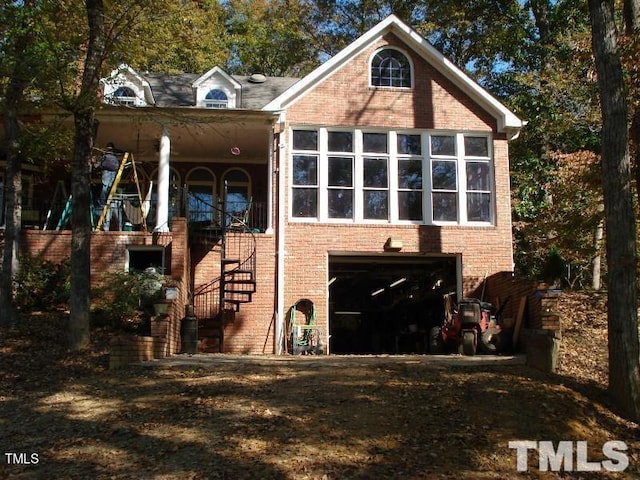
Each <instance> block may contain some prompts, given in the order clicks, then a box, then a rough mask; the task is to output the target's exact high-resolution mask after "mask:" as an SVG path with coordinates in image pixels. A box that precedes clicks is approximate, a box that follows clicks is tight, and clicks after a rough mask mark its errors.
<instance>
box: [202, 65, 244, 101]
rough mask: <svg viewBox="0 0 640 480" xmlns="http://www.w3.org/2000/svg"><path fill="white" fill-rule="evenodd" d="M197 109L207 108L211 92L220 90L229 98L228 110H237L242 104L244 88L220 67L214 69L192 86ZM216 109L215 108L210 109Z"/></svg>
mask: <svg viewBox="0 0 640 480" xmlns="http://www.w3.org/2000/svg"><path fill="white" fill-rule="evenodd" d="M191 87H192V88H193V91H194V94H195V103H196V106H197V107H205V104H206V102H207V100H206V99H205V97H206V96H207V94H208V93H209V92H210V91H211V90H220V91H222V92H224V94H225V95H226V96H227V108H236V107H237V106H239V105H240V104H241V102H240V98H241V92H242V86H241V85H240V83H238V82H237V81H236V80H235V79H234V78H233V77H232V76H231V75H229V74H228V73H227V72H225V71H224V70H222V69H221V68H220V67H213V68H212V69H211V70H209V71H208V72H207V73H205V74H204V75H202V76H201V77H200V78H198V79H197V80H196V81H195V82H193V83H192V84H191ZM210 108H215V107H210Z"/></svg>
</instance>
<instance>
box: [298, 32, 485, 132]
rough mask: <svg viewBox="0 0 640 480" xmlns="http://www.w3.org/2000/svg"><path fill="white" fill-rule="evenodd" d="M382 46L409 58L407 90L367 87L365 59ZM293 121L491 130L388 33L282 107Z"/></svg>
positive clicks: (454, 91) (449, 86) (474, 107)
mask: <svg viewBox="0 0 640 480" xmlns="http://www.w3.org/2000/svg"><path fill="white" fill-rule="evenodd" d="M385 45H391V46H396V47H399V48H401V49H403V51H404V52H405V54H407V55H409V56H410V57H411V60H412V61H413V69H414V77H413V78H414V87H413V88H412V89H408V90H398V89H384V88H370V87H369V59H370V58H371V56H372V55H373V53H374V52H375V51H376V50H377V49H378V48H380V47H382V46H385ZM287 121H288V122H289V123H292V124H298V125H305V124H309V125H316V124H323V125H332V126H388V125H393V126H394V128H423V129H429V128H451V127H453V128H456V129H457V130H481V131H491V130H495V127H496V121H495V119H494V118H492V117H491V116H490V115H488V114H487V113H486V112H485V111H483V110H482V109H480V108H479V107H478V106H477V105H475V104H474V103H473V102H472V101H471V100H470V99H469V98H468V97H467V96H466V95H464V94H463V93H462V92H461V91H460V90H459V89H458V88H457V87H456V86H454V85H453V83H451V82H450V81H449V80H448V79H447V78H445V77H444V76H442V75H441V74H440V73H439V72H438V71H437V70H435V69H434V68H433V67H432V66H431V65H429V64H428V63H427V62H426V61H425V60H423V59H422V58H421V57H419V56H418V55H416V54H415V53H413V52H410V51H407V50H406V48H405V46H404V44H403V43H402V42H401V41H400V40H399V39H398V38H397V37H396V36H395V35H393V34H388V35H387V36H385V37H384V38H382V39H380V40H379V41H378V42H375V43H374V44H372V45H371V46H370V47H369V48H367V49H365V50H364V51H363V52H361V53H360V54H359V55H357V56H356V57H355V58H354V59H353V60H352V61H351V62H349V63H348V64H346V65H345V66H343V67H342V68H341V69H340V70H338V71H337V72H335V73H333V75H331V76H330V77H329V78H327V79H326V80H324V81H323V82H322V83H321V84H319V85H318V86H317V87H315V88H314V90H313V91H311V92H310V93H308V94H307V95H305V96H304V97H303V98H302V99H300V100H299V101H297V102H296V103H295V104H294V105H293V106H292V107H291V108H289V109H288V110H287Z"/></svg>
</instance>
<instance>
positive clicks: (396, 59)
mask: <svg viewBox="0 0 640 480" xmlns="http://www.w3.org/2000/svg"><path fill="white" fill-rule="evenodd" d="M371 85H372V86H374V87H402V88H411V64H410V62H409V59H408V58H407V57H406V56H405V55H404V54H403V53H402V52H400V51H399V50H395V49H393V48H385V49H383V50H380V51H379V52H377V53H376V54H375V55H374V56H373V59H372V60H371Z"/></svg>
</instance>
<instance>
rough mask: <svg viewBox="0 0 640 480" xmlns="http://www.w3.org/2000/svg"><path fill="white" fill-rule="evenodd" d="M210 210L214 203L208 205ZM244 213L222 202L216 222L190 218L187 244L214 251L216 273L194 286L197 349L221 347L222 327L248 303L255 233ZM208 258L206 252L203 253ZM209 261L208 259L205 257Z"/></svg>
mask: <svg viewBox="0 0 640 480" xmlns="http://www.w3.org/2000/svg"><path fill="white" fill-rule="evenodd" d="M210 207H211V208H213V209H214V210H218V209H217V208H216V207H215V206H213V205H210ZM250 208H251V203H250V202H249V205H248V206H247V209H246V211H245V212H244V214H238V213H229V212H228V211H227V210H226V208H225V205H223V208H222V209H221V210H219V215H216V217H217V218H218V219H219V220H218V221H216V222H211V223H207V222H192V224H191V225H190V232H189V236H190V239H191V240H190V242H191V248H192V249H194V248H199V249H201V250H202V249H204V250H205V251H209V252H210V251H217V252H218V253H219V255H217V256H215V258H216V262H217V261H219V268H220V274H219V275H218V276H216V277H215V278H213V279H212V280H211V281H209V282H207V283H204V284H201V285H196V286H194V289H193V311H194V315H195V316H196V318H197V319H198V340H199V351H200V352H205V353H214V352H222V351H223V350H224V327H225V324H226V323H229V322H231V321H232V320H233V318H234V316H235V314H236V313H237V312H238V311H240V307H241V305H242V304H245V303H250V302H251V301H252V299H253V294H254V293H255V291H256V236H255V232H254V230H253V229H252V228H251V226H250V225H249V224H248V211H249V210H250ZM207 258H210V255H208V256H207ZM207 261H209V260H207Z"/></svg>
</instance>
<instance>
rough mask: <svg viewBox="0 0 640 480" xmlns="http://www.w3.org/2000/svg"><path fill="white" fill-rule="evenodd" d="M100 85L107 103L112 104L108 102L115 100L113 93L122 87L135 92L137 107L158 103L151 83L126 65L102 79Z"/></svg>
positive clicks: (135, 104)
mask: <svg viewBox="0 0 640 480" xmlns="http://www.w3.org/2000/svg"><path fill="white" fill-rule="evenodd" d="M100 84H101V85H102V89H103V97H104V100H103V101H104V102H105V103H111V102H109V101H107V100H108V99H113V98H114V97H113V93H114V92H115V91H116V90H118V88H120V87H129V88H130V89H131V90H133V92H134V93H135V95H136V96H135V102H134V106H136V107H146V106H147V105H155V103H156V102H155V99H154V98H153V93H152V92H151V85H150V84H149V82H148V81H147V80H145V78H144V77H143V76H142V75H140V74H139V73H138V72H136V71H135V70H134V69H133V68H131V67H130V66H129V65H127V64H126V63H123V64H121V65H120V66H119V67H118V68H116V69H114V70H112V71H111V74H110V75H109V76H108V77H105V78H101V79H100ZM127 98H128V97H127Z"/></svg>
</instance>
